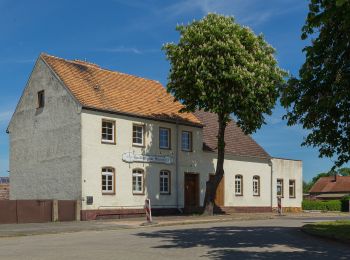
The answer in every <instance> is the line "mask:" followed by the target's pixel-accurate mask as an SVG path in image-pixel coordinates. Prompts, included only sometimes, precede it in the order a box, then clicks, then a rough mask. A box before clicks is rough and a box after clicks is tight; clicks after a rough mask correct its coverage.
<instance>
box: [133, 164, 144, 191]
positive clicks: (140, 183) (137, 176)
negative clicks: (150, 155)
mask: <svg viewBox="0 0 350 260" xmlns="http://www.w3.org/2000/svg"><path fill="white" fill-rule="evenodd" d="M144 173H145V172H144V170H142V169H133V170H132V193H133V194H144V186H145V185H144V184H145V180H144V177H145V176H144ZM138 188H140V189H138Z"/></svg>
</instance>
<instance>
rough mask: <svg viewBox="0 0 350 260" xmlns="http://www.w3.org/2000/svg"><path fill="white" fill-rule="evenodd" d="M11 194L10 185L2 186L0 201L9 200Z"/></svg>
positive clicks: (0, 187) (0, 185)
mask: <svg viewBox="0 0 350 260" xmlns="http://www.w3.org/2000/svg"><path fill="white" fill-rule="evenodd" d="M9 193H10V186H9V184H8V183H6V184H0V200H8V199H9Z"/></svg>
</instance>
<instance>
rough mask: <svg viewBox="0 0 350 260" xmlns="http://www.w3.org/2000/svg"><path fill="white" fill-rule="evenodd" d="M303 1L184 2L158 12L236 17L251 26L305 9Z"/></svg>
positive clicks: (196, 0) (224, 0)
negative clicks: (214, 14)
mask: <svg viewBox="0 0 350 260" xmlns="http://www.w3.org/2000/svg"><path fill="white" fill-rule="evenodd" d="M304 5H305V3H304V2H303V1H294V0H283V1H281V0H270V1H268V3H267V2H266V1H261V0H250V1H247V0H222V1H217V0H183V1H179V2H177V3H176V4H173V5H170V6H168V7H166V8H164V9H161V10H159V9H158V10H159V11H158V13H160V14H166V15H167V16H171V17H173V18H174V17H177V16H179V15H183V14H187V13H191V12H193V11H198V10H199V11H200V12H201V13H202V14H203V15H206V14H207V13H221V14H226V15H234V16H235V17H236V18H237V20H238V21H239V22H240V23H243V24H248V25H250V26H254V25H258V24H261V23H263V22H266V21H268V20H269V19H271V18H272V17H274V16H279V15H283V14H286V13H290V12H293V11H296V10H298V9H300V8H302V7H304Z"/></svg>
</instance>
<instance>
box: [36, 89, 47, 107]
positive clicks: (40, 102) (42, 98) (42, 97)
mask: <svg viewBox="0 0 350 260" xmlns="http://www.w3.org/2000/svg"><path fill="white" fill-rule="evenodd" d="M37 98H38V100H37V108H43V107H44V105H45V92H44V90H41V91H39V92H38V96H37Z"/></svg>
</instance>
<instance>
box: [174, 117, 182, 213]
mask: <svg viewBox="0 0 350 260" xmlns="http://www.w3.org/2000/svg"><path fill="white" fill-rule="evenodd" d="M175 173H176V174H175V183H176V208H177V210H178V211H180V213H182V210H181V209H180V207H179V124H178V122H177V121H176V150H175Z"/></svg>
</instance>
